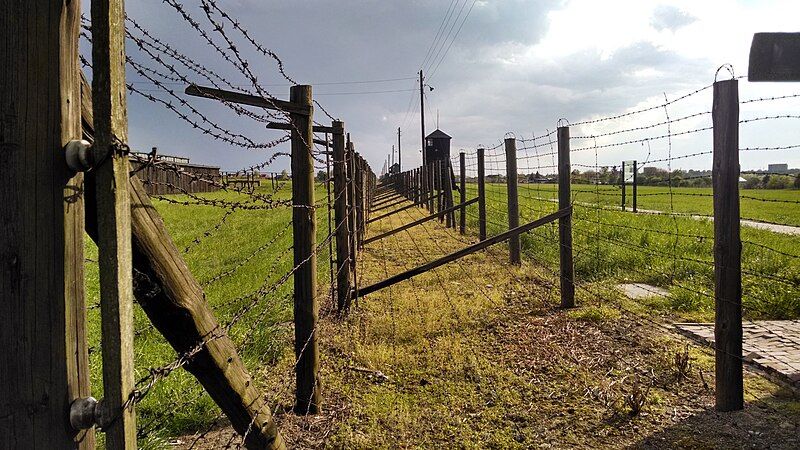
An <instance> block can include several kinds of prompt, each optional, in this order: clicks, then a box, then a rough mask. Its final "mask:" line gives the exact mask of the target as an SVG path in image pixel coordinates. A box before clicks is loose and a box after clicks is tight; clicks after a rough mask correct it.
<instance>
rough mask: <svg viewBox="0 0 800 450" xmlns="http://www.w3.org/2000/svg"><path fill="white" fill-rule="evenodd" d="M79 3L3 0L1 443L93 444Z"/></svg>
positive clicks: (27, 445) (44, 445) (0, 52)
mask: <svg viewBox="0 0 800 450" xmlns="http://www.w3.org/2000/svg"><path fill="white" fill-rule="evenodd" d="M80 18H81V12H80V2H53V1H50V2H45V1H31V0H7V1H3V2H0V62H1V63H0V167H2V168H3V176H2V178H0V218H1V219H0V267H1V268H2V269H0V317H1V318H3V326H2V327H0V345H1V346H2V349H3V350H2V352H0V418H2V419H0V430H1V431H0V448H19V447H20V446H22V447H25V448H38V449H73V448H81V449H93V448H94V446H95V439H94V431H93V430H83V431H77V430H73V429H72V428H71V427H70V421H69V415H68V411H69V409H70V403H71V402H72V401H73V400H75V399H78V398H84V397H87V396H88V395H89V393H90V391H89V357H88V349H87V347H88V346H87V341H86V305H85V300H84V281H83V277H84V271H83V265H84V254H83V231H82V229H83V226H84V222H83V221H84V200H83V195H82V192H83V175H81V174H75V173H73V172H71V171H70V170H69V169H68V168H67V164H66V161H65V158H64V150H63V148H64V146H65V145H66V144H67V143H68V142H69V141H70V140H74V139H80V138H81V113H80V111H81V103H80V77H79V69H78V32H79V26H80V20H81V19H80Z"/></svg>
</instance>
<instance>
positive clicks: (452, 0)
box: [419, 0, 456, 69]
mask: <svg viewBox="0 0 800 450" xmlns="http://www.w3.org/2000/svg"><path fill="white" fill-rule="evenodd" d="M455 4H456V0H450V6H448V7H447V12H445V15H444V18H443V19H442V23H440V24H439V29H438V30H437V31H436V35H435V36H434V37H433V41H432V42H431V45H430V46H429V47H428V51H427V52H426V53H425V58H424V59H423V60H422V63H421V64H420V65H419V68H420V69H422V68H423V67H424V66H425V63H426V62H427V61H428V57H429V56H431V55H432V54H433V53H432V52H433V49H435V48H436V47H437V46H438V45H439V42H438V41H439V38H440V34H441V33H442V31H444V29H445V27H446V25H445V24H446V23H447V22H448V21H449V19H450V16H451V15H452V12H451V9H452V10H453V11H455V8H453V6H454V5H455Z"/></svg>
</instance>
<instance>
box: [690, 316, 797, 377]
mask: <svg viewBox="0 0 800 450" xmlns="http://www.w3.org/2000/svg"><path fill="white" fill-rule="evenodd" d="M675 327H676V328H677V329H678V330H679V331H680V332H681V333H683V334H685V335H688V336H690V337H692V338H694V339H697V340H700V341H702V342H704V343H707V344H710V345H713V343H714V324H713V323H676V324H675ZM742 332H743V341H742V356H743V357H744V360H745V362H748V363H750V364H753V365H755V366H757V367H759V368H760V369H763V370H765V371H767V372H771V373H774V374H776V375H778V376H780V377H781V378H783V379H785V380H786V381H788V382H789V383H791V384H794V385H796V386H800V320H760V321H756V322H745V323H743V324H742Z"/></svg>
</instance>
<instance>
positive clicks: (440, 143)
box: [425, 128, 455, 189]
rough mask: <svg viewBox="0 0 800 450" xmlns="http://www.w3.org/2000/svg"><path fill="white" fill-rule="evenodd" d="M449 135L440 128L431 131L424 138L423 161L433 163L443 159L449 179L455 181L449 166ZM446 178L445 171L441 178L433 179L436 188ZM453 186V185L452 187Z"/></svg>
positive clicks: (441, 184) (442, 183) (444, 181)
mask: <svg viewBox="0 0 800 450" xmlns="http://www.w3.org/2000/svg"><path fill="white" fill-rule="evenodd" d="M450 139H452V138H451V137H450V136H448V135H447V134H446V133H445V132H443V131H442V130H439V129H438V128H437V129H436V131H434V132H433V133H431V134H429V135H428V136H427V137H426V138H425V162H426V163H427V164H431V163H435V162H438V161H444V162H445V163H447V165H446V166H444V167H447V168H448V169H446V170H448V171H449V172H450V180H451V182H452V183H455V179H454V178H455V177H454V175H453V168H452V167H450V164H449V163H450ZM447 179H448V178H447V175H446V174H445V173H442V178H441V179H440V180H434V183H435V187H436V189H441V187H440V186H443V185H444V183H446V182H447V181H446V180H447ZM454 188H455V187H454Z"/></svg>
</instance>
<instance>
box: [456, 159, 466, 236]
mask: <svg viewBox="0 0 800 450" xmlns="http://www.w3.org/2000/svg"><path fill="white" fill-rule="evenodd" d="M458 163H459V164H458V166H459V172H458V173H459V184H460V186H459V187H460V189H459V195H460V197H459V202H458V203H459V204H462V205H463V204H464V202H466V201H467V164H466V155H465V154H464V152H461V153H460V154H459V155H458ZM458 219H459V222H458V229H459V231H460V232H461V234H466V232H467V207H466V206H462V207H461V211H460V212H459V215H458Z"/></svg>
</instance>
